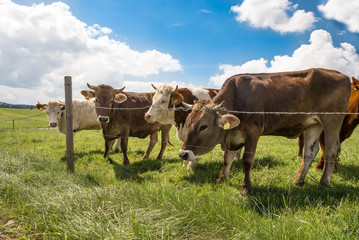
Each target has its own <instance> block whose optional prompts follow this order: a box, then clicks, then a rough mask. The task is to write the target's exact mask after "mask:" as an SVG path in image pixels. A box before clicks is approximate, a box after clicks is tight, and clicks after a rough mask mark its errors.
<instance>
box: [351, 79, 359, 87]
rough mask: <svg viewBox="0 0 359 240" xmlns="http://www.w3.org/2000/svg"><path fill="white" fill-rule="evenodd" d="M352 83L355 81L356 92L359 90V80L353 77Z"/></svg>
mask: <svg viewBox="0 0 359 240" xmlns="http://www.w3.org/2000/svg"><path fill="white" fill-rule="evenodd" d="M352 81H353V85H354V88H355V90H359V80H358V79H356V78H355V77H352Z"/></svg>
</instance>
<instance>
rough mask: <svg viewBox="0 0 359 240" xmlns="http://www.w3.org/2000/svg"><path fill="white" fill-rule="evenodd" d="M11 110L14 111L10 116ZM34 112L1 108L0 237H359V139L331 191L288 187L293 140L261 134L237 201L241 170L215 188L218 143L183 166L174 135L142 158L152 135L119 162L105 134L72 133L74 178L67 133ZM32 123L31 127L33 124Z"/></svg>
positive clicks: (345, 151) (313, 184)
mask: <svg viewBox="0 0 359 240" xmlns="http://www.w3.org/2000/svg"><path fill="white" fill-rule="evenodd" d="M9 110H11V111H10V112H9ZM39 113H40V112H39V111H34V110H16V111H15V110H14V109H0V159H1V160H0V239H358V238H359V191H358V186H359V184H358V178H359V162H358V156H359V148H358V147H357V146H358V145H359V139H358V136H359V132H358V131H356V132H354V134H353V136H352V137H351V138H350V139H348V140H346V141H345V142H344V143H343V144H342V150H341V154H340V165H339V170H338V171H336V172H335V173H333V177H332V187H331V188H325V187H322V186H320V185H319V180H320V177H321V174H322V172H321V171H317V170H315V164H316V162H317V161H318V159H319V154H318V156H317V158H316V160H315V163H313V165H312V167H311V169H310V170H309V173H308V176H307V178H306V184H305V185H304V186H302V187H298V186H293V185H292V184H291V182H292V181H293V179H294V176H295V174H296V172H297V170H298V168H299V166H300V162H299V161H297V157H296V155H297V148H298V147H297V140H296V139H286V138H282V137H262V138H261V139H260V142H259V144H258V149H257V154H256V157H255V163H254V166H253V170H252V181H253V186H252V187H253V189H252V195H251V196H245V197H242V196H241V195H240V188H241V183H242V180H243V176H244V175H243V173H242V167H241V163H240V161H237V162H235V163H234V164H233V166H232V170H231V174H230V177H229V179H228V181H226V182H224V183H221V184H216V180H217V178H218V176H219V173H220V171H221V168H222V164H223V163H222V156H223V153H222V151H221V150H220V148H219V146H217V147H216V148H215V149H214V150H213V151H211V152H210V153H208V154H206V155H203V156H201V157H200V158H199V160H198V162H197V165H196V166H195V168H194V169H193V170H187V169H185V168H183V167H182V166H181V165H182V162H181V160H180V159H179V157H178V150H179V149H180V147H181V146H182V144H181V142H179V141H178V140H177V138H176V136H175V129H174V128H172V130H171V142H172V143H173V144H175V147H172V146H169V145H168V147H167V149H166V151H165V154H164V159H163V160H162V161H158V160H156V156H157V154H158V152H159V148H160V146H159V144H157V145H156V147H155V149H154V150H153V152H152V154H151V156H150V159H147V160H143V159H141V155H142V154H143V153H144V151H145V150H146V148H147V144H148V138H146V139H137V138H131V139H130V141H129V159H130V162H131V165H130V166H127V167H124V166H123V165H122V159H123V158H122V155H121V154H114V153H112V154H111V155H110V159H111V160H112V162H113V163H110V161H109V160H108V159H104V158H103V150H104V141H103V138H102V135H101V131H82V132H79V133H76V135H75V158H76V163H75V173H74V174H71V173H69V172H68V171H67V169H66V167H67V165H66V161H65V157H64V156H65V136H64V135H63V134H60V133H58V132H57V130H54V129H48V128H47V120H46V115H41V116H38V117H35V118H29V120H28V122H25V120H18V121H15V126H16V127H15V129H13V126H12V121H11V117H10V116H15V118H21V117H29V116H33V115H37V114H39ZM34 122H35V123H36V124H35V123H34Z"/></svg>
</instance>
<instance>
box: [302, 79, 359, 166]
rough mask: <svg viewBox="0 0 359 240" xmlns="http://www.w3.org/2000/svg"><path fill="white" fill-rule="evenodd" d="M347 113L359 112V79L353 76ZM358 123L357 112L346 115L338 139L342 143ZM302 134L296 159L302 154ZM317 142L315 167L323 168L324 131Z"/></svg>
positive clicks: (336, 163)
mask: <svg viewBox="0 0 359 240" xmlns="http://www.w3.org/2000/svg"><path fill="white" fill-rule="evenodd" d="M347 112H348V113H359V80H358V79H356V78H355V77H352V84H351V91H350V99H349V104H348V109H347ZM358 124H359V116H358V114H352V115H346V116H345V118H344V121H343V124H342V128H341V129H340V133H339V140H340V143H342V142H343V141H344V140H345V139H347V138H349V137H350V136H351V135H352V133H353V131H354V129H355V128H356V126H358ZM303 138H304V136H303V134H302V135H300V136H299V138H298V142H299V151H298V159H301V158H302V156H303V142H304V139H303ZM319 144H320V148H321V150H322V157H321V158H320V161H319V162H318V164H317V166H316V168H317V169H323V167H324V165H325V157H324V153H325V144H324V132H322V133H321V134H320V137H319ZM337 165H338V162H335V168H337Z"/></svg>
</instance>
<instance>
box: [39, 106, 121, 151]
mask: <svg viewBox="0 0 359 240" xmlns="http://www.w3.org/2000/svg"><path fill="white" fill-rule="evenodd" d="M36 107H37V109H39V110H41V111H44V110H46V113H47V119H48V121H49V126H50V127H57V130H58V131H59V132H60V133H63V134H65V133H66V128H65V102H63V101H49V102H48V103H47V104H41V103H38V104H36ZM72 127H73V132H74V134H75V133H76V132H78V131H81V130H99V129H101V123H100V122H98V121H97V114H96V110H95V103H94V101H91V100H75V99H74V100H72ZM120 142H121V141H120V139H118V141H117V144H116V147H115V152H118V151H119V149H120Z"/></svg>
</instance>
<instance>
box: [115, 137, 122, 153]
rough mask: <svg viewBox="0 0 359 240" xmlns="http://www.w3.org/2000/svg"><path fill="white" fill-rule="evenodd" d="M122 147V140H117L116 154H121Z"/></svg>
mask: <svg viewBox="0 0 359 240" xmlns="http://www.w3.org/2000/svg"><path fill="white" fill-rule="evenodd" d="M120 146H121V138H118V139H117V143H116V147H115V153H118V152H120Z"/></svg>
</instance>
